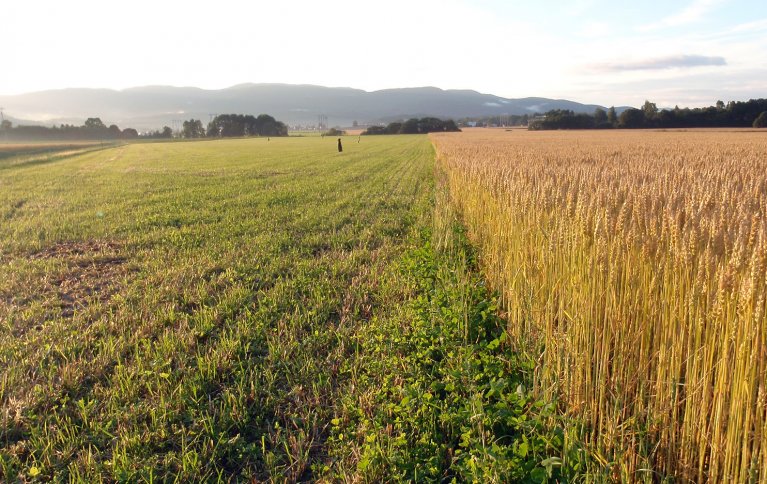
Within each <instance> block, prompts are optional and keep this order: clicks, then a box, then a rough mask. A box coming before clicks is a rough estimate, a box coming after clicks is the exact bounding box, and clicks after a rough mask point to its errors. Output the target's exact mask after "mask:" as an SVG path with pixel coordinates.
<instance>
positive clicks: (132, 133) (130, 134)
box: [122, 128, 138, 139]
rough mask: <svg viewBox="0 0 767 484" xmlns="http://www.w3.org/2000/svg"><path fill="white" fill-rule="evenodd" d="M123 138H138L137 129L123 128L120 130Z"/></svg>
mask: <svg viewBox="0 0 767 484" xmlns="http://www.w3.org/2000/svg"><path fill="white" fill-rule="evenodd" d="M122 138H123V139H136V138H138V131H136V130H135V129H133V128H125V129H124V130H123V132H122Z"/></svg>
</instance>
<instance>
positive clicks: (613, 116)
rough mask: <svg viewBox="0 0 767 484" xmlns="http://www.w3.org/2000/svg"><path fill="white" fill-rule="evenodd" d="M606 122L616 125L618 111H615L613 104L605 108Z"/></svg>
mask: <svg viewBox="0 0 767 484" xmlns="http://www.w3.org/2000/svg"><path fill="white" fill-rule="evenodd" d="M607 122H608V123H610V124H612V125H613V126H617V125H618V113H616V112H615V106H610V109H608V110H607Z"/></svg>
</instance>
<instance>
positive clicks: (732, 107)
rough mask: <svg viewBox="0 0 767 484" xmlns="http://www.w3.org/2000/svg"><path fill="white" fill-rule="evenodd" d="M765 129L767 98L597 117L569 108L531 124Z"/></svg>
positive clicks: (610, 112) (604, 113) (647, 106)
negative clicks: (575, 111) (702, 106)
mask: <svg viewBox="0 0 767 484" xmlns="http://www.w3.org/2000/svg"><path fill="white" fill-rule="evenodd" d="M750 127H754V128H764V127H767V99H751V100H749V101H730V102H729V103H727V104H725V103H724V102H723V101H717V103H716V105H715V106H709V107H705V108H692V109H691V108H684V109H680V108H679V107H678V106H677V107H675V108H674V109H658V106H657V105H656V104H655V103H652V102H650V101H645V103H644V105H643V106H642V107H641V108H640V109H636V108H629V109H626V110H625V111H623V112H622V113H620V115H618V114H616V112H615V108H614V107H611V108H610V109H608V110H607V111H605V110H604V109H601V108H597V109H596V110H595V111H594V114H586V113H574V112H573V111H570V110H567V109H557V110H553V111H549V112H547V113H546V114H545V115H544V117H543V118H542V119H533V120H531V121H530V123H529V124H528V129H531V130H546V129H609V128H624V129H638V128H750Z"/></svg>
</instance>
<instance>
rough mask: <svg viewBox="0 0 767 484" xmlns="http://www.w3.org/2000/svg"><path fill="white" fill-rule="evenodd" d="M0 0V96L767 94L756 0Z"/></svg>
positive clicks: (620, 97)
mask: <svg viewBox="0 0 767 484" xmlns="http://www.w3.org/2000/svg"><path fill="white" fill-rule="evenodd" d="M0 1H2V3H3V5H2V6H1V7H0V32H2V38H3V39H4V42H3V48H2V49H1V50H0V95H7V94H20V93H25V92H32V91H38V90H44V89H58V88H67V87H94V88H110V89H124V88H128V87H136V86H145V85H172V86H195V87H201V88H204V89H221V88H225V87H229V86H232V85H236V84H242V83H248V82H253V83H261V82H279V83H291V84H318V85H323V86H334V87H337V86H343V87H354V88H359V89H365V90H368V91H372V90H378V89H386V88H397V87H418V86H436V87H440V88H443V89H473V90H477V91H480V92H483V93H489V94H495V95H498V96H503V97H509V98H519V97H527V96H541V97H552V98H563V99H571V100H574V101H579V102H584V103H594V104H601V105H605V106H610V105H615V106H621V105H633V106H638V105H641V104H642V103H643V102H644V100H645V99H649V100H651V101H653V102H655V103H656V104H658V106H661V107H673V106H675V105H679V106H680V107H683V106H690V107H696V106H708V105H712V104H714V103H715V102H716V101H717V100H719V99H721V100H724V101H725V102H726V101H730V100H747V99H750V98H759V97H767V0H679V1H677V0H662V1H656V0H644V1H641V2H637V1H632V2H629V1H615V0H570V1H564V0H562V1H544V0H537V1H536V0H527V1H524V2H523V1H514V0H505V1H504V0H474V1H469V0H386V1H382V0H377V1H375V2H369V1H364V0H355V1H347V0H336V1H333V2H325V1H317V0H314V1H304V0H298V1H291V2H279V1H275V0H270V1H269V2H263V1H259V0H251V1H234V0H216V1H214V2H199V1H192V0H186V1H176V0H165V1H162V2H157V1H156V0H132V1H130V2H112V1H104V0H93V1H91V0H68V1H65V2H64V1H61V0H37V1H24V2H22V1H13V0H0Z"/></svg>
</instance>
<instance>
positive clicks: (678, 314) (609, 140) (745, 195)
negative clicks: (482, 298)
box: [432, 130, 767, 482]
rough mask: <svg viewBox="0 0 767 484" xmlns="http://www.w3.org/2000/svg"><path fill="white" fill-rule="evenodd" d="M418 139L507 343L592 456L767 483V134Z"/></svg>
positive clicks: (616, 468) (638, 471)
mask: <svg viewBox="0 0 767 484" xmlns="http://www.w3.org/2000/svg"><path fill="white" fill-rule="evenodd" d="M432 139H433V141H434V142H435V145H436V147H437V154H438V165H439V168H440V169H441V170H443V171H444V173H445V175H446V179H447V183H448V184H449V188H450V192H451V197H452V200H453V201H454V203H455V204H456V206H457V207H458V209H459V211H460V213H461V216H462V217H463V221H464V222H465V224H466V225H467V227H468V230H469V235H470V238H471V239H472V241H473V242H474V243H475V245H476V246H477V249H478V252H479V257H480V262H481V265H482V268H483V270H484V271H485V272H486V276H487V277H488V279H489V280H490V282H491V284H492V285H493V286H494V288H495V289H496V290H497V291H498V292H499V294H500V297H501V299H502V304H503V306H504V308H505V309H506V311H507V312H508V332H509V335H510V336H511V338H510V340H511V341H512V342H513V344H514V348H513V349H515V350H522V351H534V352H535V356H536V358H537V359H538V362H539V364H538V366H537V369H536V386H537V389H538V391H540V392H541V393H543V394H545V395H548V396H550V397H553V398H556V399H557V401H558V402H559V408H560V409H561V411H562V413H564V414H565V415H566V416H567V417H568V419H571V420H570V421H572V422H574V424H573V425H574V427H575V428H577V429H578V435H579V438H580V439H582V440H583V441H585V442H586V445H587V447H588V449H589V450H590V451H591V454H592V455H593V457H594V460H595V461H596V462H598V463H600V464H602V465H604V466H606V467H607V468H610V469H611V471H610V472H611V475H612V477H613V478H615V479H619V480H624V481H637V480H644V481H652V480H658V479H660V478H663V477H666V476H675V477H676V478H678V479H680V480H682V481H685V480H691V481H696V482H701V481H710V482H722V481H732V482H747V481H756V482H767V392H766V390H765V377H766V376H767V312H766V311H765V294H766V291H765V286H766V283H767V281H766V274H767V272H766V270H765V260H766V259H767V222H766V221H765V216H766V215H767V133H760V132H753V131H732V130H730V131H711V130H703V131H694V132H681V131H676V132H674V131H670V132H652V131H599V132H561V131H560V132H519V131H515V132H505V131H493V130H472V131H471V132H466V133H457V134H436V135H432Z"/></svg>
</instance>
